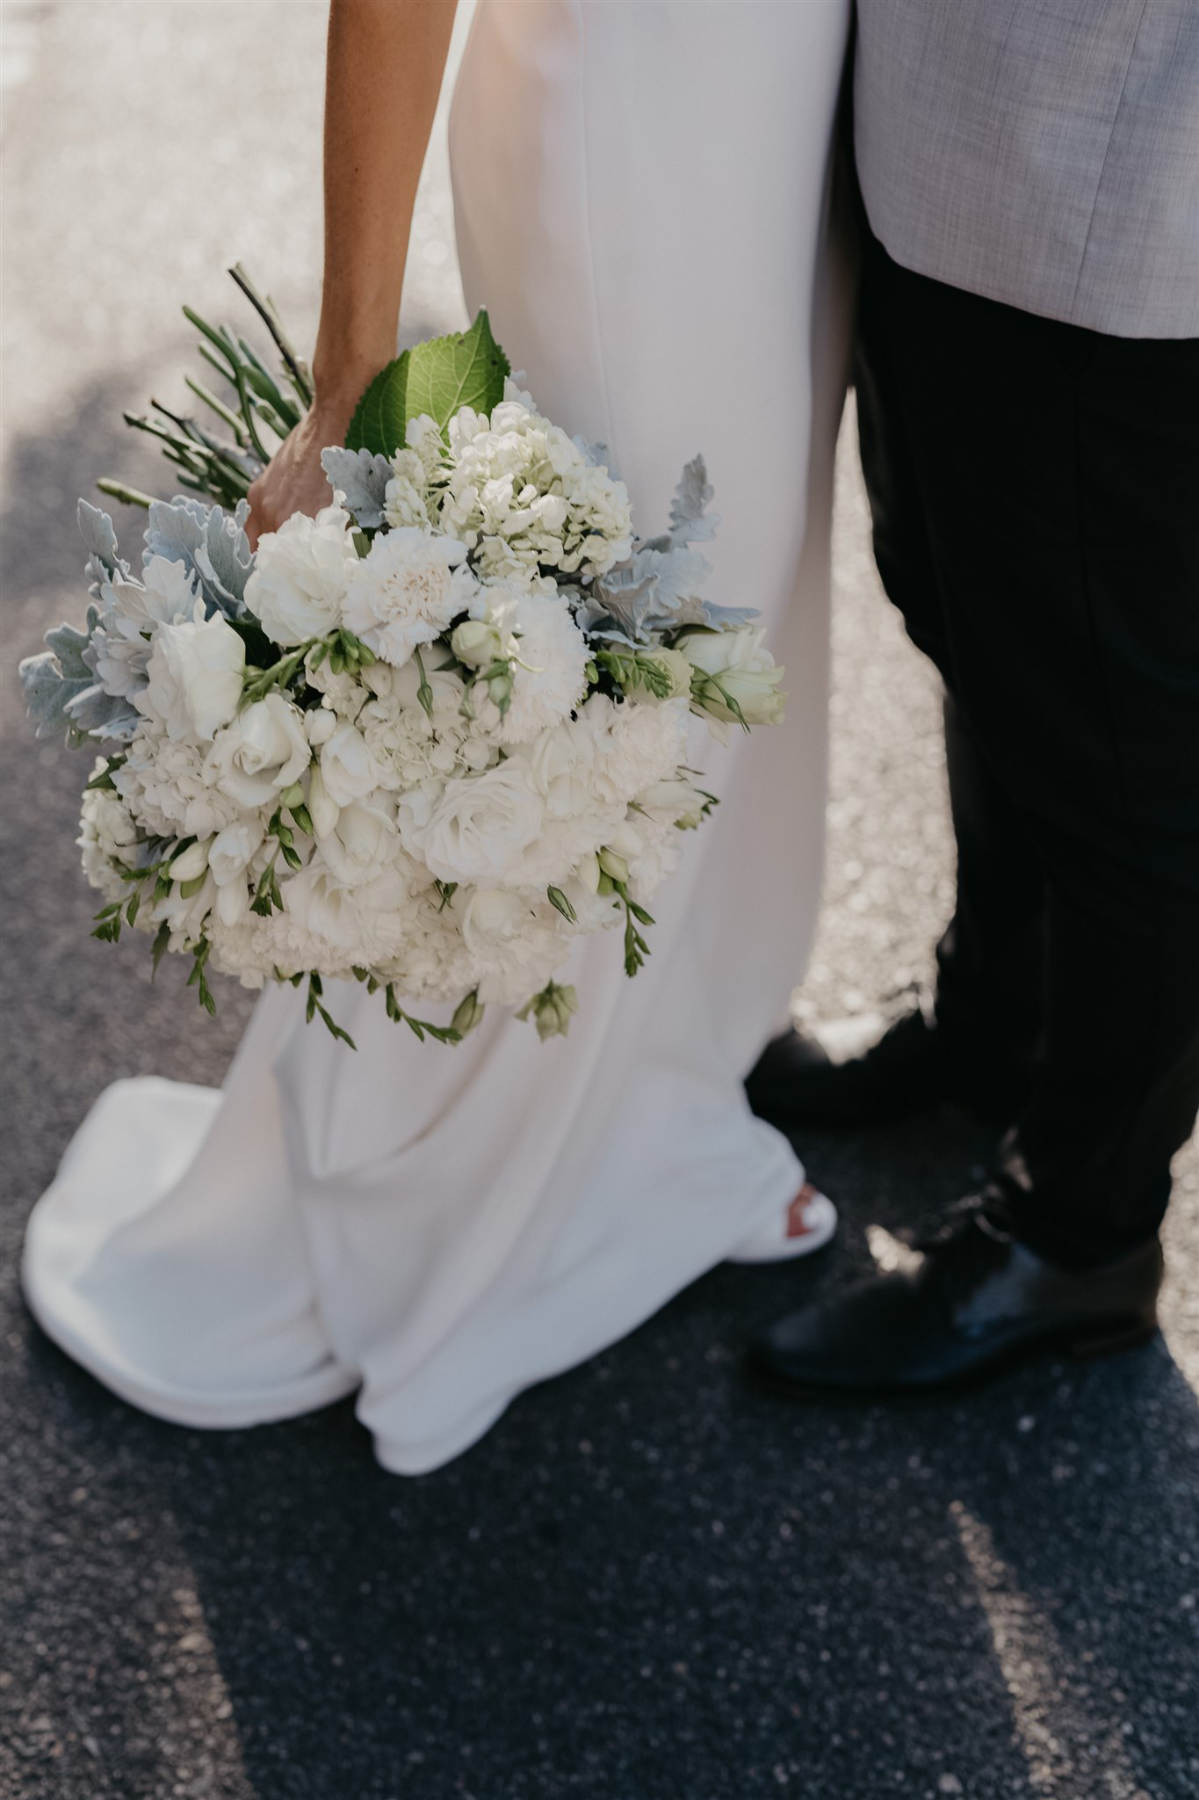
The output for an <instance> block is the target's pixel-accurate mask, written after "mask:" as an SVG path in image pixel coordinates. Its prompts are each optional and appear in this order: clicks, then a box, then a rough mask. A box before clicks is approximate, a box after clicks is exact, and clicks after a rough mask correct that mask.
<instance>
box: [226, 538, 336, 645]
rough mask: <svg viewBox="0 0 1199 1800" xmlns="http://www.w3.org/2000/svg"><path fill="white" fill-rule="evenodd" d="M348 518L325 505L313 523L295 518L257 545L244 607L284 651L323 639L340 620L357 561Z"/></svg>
mask: <svg viewBox="0 0 1199 1800" xmlns="http://www.w3.org/2000/svg"><path fill="white" fill-rule="evenodd" d="M351 529H352V525H351V520H350V515H349V514H348V513H347V512H346V511H345V510H344V508H342V507H340V506H324V507H322V508H321V510H320V512H318V513H317V515H316V517H315V519H310V518H308V517H307V516H306V515H305V514H304V513H293V514H292V516H291V518H290V519H288V520H286V521H285V522H284V524H282V525H281V526H280V527H279V529H278V531H268V532H265V533H264V534H263V536H262V537H261V538H259V540H258V549H257V552H256V553H255V557H254V567H253V569H252V570H251V572H250V578H249V580H248V581H247V582H246V596H245V598H246V605H247V606H248V607H249V609H250V611H251V612H252V613H253V614H254V616H255V618H256V619H258V621H259V622H260V624H261V625H262V628H263V630H264V631H265V632H266V634H267V636H268V637H269V638H271V639H273V640H274V642H275V643H276V644H280V645H282V646H284V647H286V646H288V645H291V644H302V643H305V642H306V641H307V639H309V638H319V637H325V636H327V635H328V633H329V632H330V631H332V630H333V629H334V628H335V627H336V626H337V625H338V624H339V623H340V620H341V602H342V596H343V594H344V593H345V590H346V584H347V582H348V581H349V579H350V576H351V574H352V573H353V570H354V568H355V566H356V564H357V562H358V555H357V552H356V551H355V549H354V540H353V538H352V536H351Z"/></svg>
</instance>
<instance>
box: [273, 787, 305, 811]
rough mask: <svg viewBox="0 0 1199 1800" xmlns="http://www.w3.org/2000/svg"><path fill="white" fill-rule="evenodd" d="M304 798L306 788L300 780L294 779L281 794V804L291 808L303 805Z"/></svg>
mask: <svg viewBox="0 0 1199 1800" xmlns="http://www.w3.org/2000/svg"><path fill="white" fill-rule="evenodd" d="M303 800H304V790H303V788H302V787H301V786H300V784H299V782H298V781H293V782H292V784H291V786H290V787H289V788H284V790H283V792H282V793H281V794H280V796H279V801H280V804H281V805H283V806H286V807H289V808H290V807H293V806H300V805H302V804H303Z"/></svg>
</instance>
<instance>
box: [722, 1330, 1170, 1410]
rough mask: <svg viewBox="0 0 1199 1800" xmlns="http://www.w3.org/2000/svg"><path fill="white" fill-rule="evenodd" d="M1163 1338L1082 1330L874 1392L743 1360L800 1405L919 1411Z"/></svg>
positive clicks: (758, 1378) (759, 1383)
mask: <svg viewBox="0 0 1199 1800" xmlns="http://www.w3.org/2000/svg"><path fill="white" fill-rule="evenodd" d="M1159 1333H1160V1327H1159V1325H1158V1324H1157V1322H1156V1321H1155V1322H1154V1323H1153V1324H1151V1325H1150V1324H1147V1323H1146V1322H1145V1321H1144V1320H1137V1321H1135V1322H1130V1323H1127V1324H1124V1325H1121V1324H1119V1323H1115V1324H1107V1325H1102V1326H1100V1325H1096V1326H1095V1327H1093V1328H1089V1329H1087V1330H1082V1331H1080V1330H1078V1329H1077V1328H1076V1329H1074V1330H1072V1331H1069V1332H1062V1333H1060V1334H1054V1335H1051V1336H1047V1337H1043V1338H1035V1339H1032V1340H1030V1341H1029V1342H1027V1343H1024V1344H1019V1345H1016V1346H1014V1347H1013V1348H1012V1349H1011V1350H1009V1351H1006V1352H1004V1353H1003V1354H1002V1355H1001V1356H996V1357H994V1358H993V1359H991V1360H989V1361H987V1362H985V1363H980V1364H977V1365H975V1367H973V1368H971V1369H964V1370H963V1371H962V1372H961V1373H960V1374H958V1375H951V1376H948V1377H947V1378H946V1379H945V1380H944V1381H935V1382H933V1381H930V1382H926V1383H922V1384H918V1385H916V1384H914V1385H912V1386H905V1387H887V1386H884V1385H881V1384H879V1385H875V1386H873V1387H843V1388H841V1387H832V1386H825V1385H824V1384H822V1383H820V1382H806V1381H793V1380H792V1379H791V1378H790V1377H789V1376H787V1375H784V1374H783V1373H782V1371H781V1370H779V1369H776V1368H775V1367H774V1366H773V1365H772V1364H771V1363H769V1362H766V1361H764V1360H763V1359H762V1358H761V1357H760V1356H759V1355H758V1354H757V1353H756V1352H755V1351H753V1350H750V1351H748V1352H747V1354H746V1355H745V1356H744V1358H743V1359H742V1373H743V1374H744V1376H745V1378H746V1379H747V1380H748V1381H749V1382H750V1383H751V1385H752V1386H754V1387H756V1388H759V1389H762V1390H764V1391H766V1392H769V1393H772V1394H776V1395H781V1396H782V1397H784V1398H789V1399H794V1400H804V1401H816V1402H822V1403H824V1404H825V1405H829V1406H848V1407H853V1406H874V1405H878V1404H880V1403H882V1402H886V1403H887V1404H889V1405H892V1406H895V1405H910V1406H919V1405H921V1404H927V1403H935V1402H936V1401H938V1400H942V1399H949V1398H952V1397H954V1396H956V1395H960V1394H963V1393H969V1392H970V1391H971V1390H972V1389H975V1388H980V1387H985V1386H986V1384H987V1383H988V1382H989V1381H993V1380H998V1379H999V1378H1000V1377H1001V1376H1003V1375H1006V1374H1010V1373H1011V1372H1012V1370H1013V1369H1017V1368H1020V1367H1022V1366H1024V1365H1026V1364H1028V1363H1031V1362H1035V1361H1036V1360H1037V1359H1038V1358H1040V1357H1044V1356H1052V1355H1057V1356H1066V1357H1069V1358H1071V1359H1073V1360H1074V1361H1078V1362H1089V1361H1098V1360H1099V1359H1100V1358H1101V1357H1105V1356H1117V1355H1119V1354H1120V1353H1121V1352H1122V1351H1125V1350H1138V1349H1142V1348H1143V1347H1144V1346H1145V1345H1146V1344H1148V1343H1151V1342H1152V1341H1153V1339H1154V1338H1156V1337H1157V1336H1158V1335H1159Z"/></svg>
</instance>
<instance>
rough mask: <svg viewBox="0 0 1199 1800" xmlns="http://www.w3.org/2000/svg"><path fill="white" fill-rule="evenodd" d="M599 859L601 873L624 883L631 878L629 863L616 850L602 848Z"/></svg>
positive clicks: (619, 882)
mask: <svg viewBox="0 0 1199 1800" xmlns="http://www.w3.org/2000/svg"><path fill="white" fill-rule="evenodd" d="M598 861H599V866H600V870H601V873H603V874H604V875H606V876H607V877H608V879H609V880H610V881H615V882H617V883H618V884H619V885H623V884H624V883H625V882H626V881H627V880H628V879H629V865H628V863H627V862H626V861H625V859H624V857H623V856H621V855H619V854H618V853H617V852H616V851H615V850H608V849H604V850H601V851H600V853H599V858H598Z"/></svg>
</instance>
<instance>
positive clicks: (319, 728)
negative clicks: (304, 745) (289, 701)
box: [304, 706, 337, 749]
mask: <svg viewBox="0 0 1199 1800" xmlns="http://www.w3.org/2000/svg"><path fill="white" fill-rule="evenodd" d="M336 730H337V714H336V713H335V712H333V711H332V710H331V709H330V708H329V707H327V706H316V707H314V708H313V709H312V711H311V712H307V713H305V714H304V731H305V733H306V735H307V738H308V742H309V743H310V744H311V745H313V747H314V748H316V749H319V748H320V746H321V745H322V744H327V743H328V742H329V739H330V738H331V737H332V736H333V733H334V732H335V731H336Z"/></svg>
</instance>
